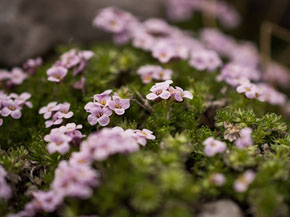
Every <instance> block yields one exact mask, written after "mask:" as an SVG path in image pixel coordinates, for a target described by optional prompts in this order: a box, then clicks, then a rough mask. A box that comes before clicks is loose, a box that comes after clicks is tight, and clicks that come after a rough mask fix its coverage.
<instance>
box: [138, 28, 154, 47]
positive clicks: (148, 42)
mask: <svg viewBox="0 0 290 217" xmlns="http://www.w3.org/2000/svg"><path fill="white" fill-rule="evenodd" d="M154 43H155V39H154V38H153V37H152V36H151V35H150V34H148V33H146V32H139V31H137V33H136V34H134V37H133V46H134V47H136V48H141V49H143V50H152V49H153V45H154Z"/></svg>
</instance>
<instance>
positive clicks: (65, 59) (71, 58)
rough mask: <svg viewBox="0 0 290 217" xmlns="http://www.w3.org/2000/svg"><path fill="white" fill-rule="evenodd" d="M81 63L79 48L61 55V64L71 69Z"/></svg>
mask: <svg viewBox="0 0 290 217" xmlns="http://www.w3.org/2000/svg"><path fill="white" fill-rule="evenodd" d="M79 63H80V57H79V55H78V53H77V50H75V49H72V50H69V51H68V52H66V53H64V54H62V55H61V57H60V65H61V66H63V67H65V68H67V69H69V68H72V67H74V66H76V65H77V64H79Z"/></svg>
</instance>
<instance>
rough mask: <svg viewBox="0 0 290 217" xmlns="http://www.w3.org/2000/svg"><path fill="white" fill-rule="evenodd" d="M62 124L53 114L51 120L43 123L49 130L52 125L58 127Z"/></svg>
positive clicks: (61, 120)
mask: <svg viewBox="0 0 290 217" xmlns="http://www.w3.org/2000/svg"><path fill="white" fill-rule="evenodd" d="M62 122H63V119H61V118H58V117H57V114H56V113H55V114H54V115H53V116H52V119H51V120H47V121H45V127H46V128H49V127H51V126H53V125H60V124H61V123H62Z"/></svg>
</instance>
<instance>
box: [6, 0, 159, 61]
mask: <svg viewBox="0 0 290 217" xmlns="http://www.w3.org/2000/svg"><path fill="white" fill-rule="evenodd" d="M108 6H116V7H120V8H122V9H125V10H129V11H131V12H133V13H134V14H135V15H138V16H139V17H141V18H142V17H143V18H145V17H157V16H160V15H161V14H162V10H163V0H142V1H138V3H137V1H136V0H49V1H48V0H0V29H1V31H0V48H1V54H0V65H1V64H2V65H11V66H12V65H17V64H21V63H22V62H23V61H25V60H26V59H27V58H30V57H34V56H37V55H41V54H43V53H44V52H45V51H47V50H48V49H50V48H51V47H52V46H53V45H55V44H56V43H60V42H61V43H68V44H69V43H74V42H85V43H89V42H92V41H97V40H99V39H101V38H104V36H105V33H103V32H102V31H101V30H98V29H95V28H93V27H92V20H93V18H94V17H95V15H96V14H97V13H98V11H99V10H100V9H101V8H103V7H108Z"/></svg>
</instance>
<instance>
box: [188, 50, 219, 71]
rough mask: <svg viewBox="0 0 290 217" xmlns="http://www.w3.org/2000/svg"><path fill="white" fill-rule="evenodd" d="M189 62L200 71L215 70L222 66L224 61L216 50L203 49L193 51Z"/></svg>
mask: <svg viewBox="0 0 290 217" xmlns="http://www.w3.org/2000/svg"><path fill="white" fill-rule="evenodd" d="M189 64H190V65H191V66H193V67H195V68H196V69H197V70H200V71H203V70H206V69H207V70H209V71H214V70H216V69H217V68H218V67H219V66H221V64H222V61H221V60H220V58H219V56H218V54H217V53H215V52H214V51H211V50H205V49H202V50H197V51H193V52H192V53H191V59H190V61H189Z"/></svg>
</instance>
